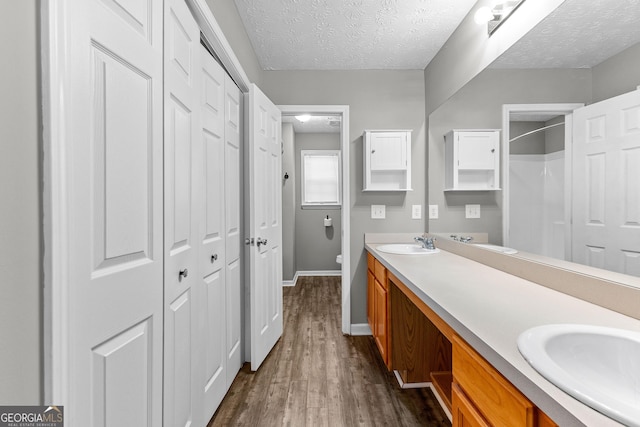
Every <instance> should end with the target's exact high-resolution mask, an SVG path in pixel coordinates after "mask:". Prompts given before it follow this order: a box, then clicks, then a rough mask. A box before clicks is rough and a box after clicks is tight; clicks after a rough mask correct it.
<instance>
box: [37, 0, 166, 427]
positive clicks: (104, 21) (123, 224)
mask: <svg viewBox="0 0 640 427" xmlns="http://www.w3.org/2000/svg"><path fill="white" fill-rule="evenodd" d="M47 6H48V9H49V16H50V22H53V21H55V20H57V25H59V27H57V28H55V30H56V31H61V32H62V33H64V37H61V38H60V39H58V40H56V41H52V43H58V44H57V48H58V49H59V51H57V52H55V53H54V54H59V53H60V52H63V53H62V55H64V58H65V60H64V62H63V61H61V62H60V63H61V64H62V63H64V66H65V67H66V68H64V70H61V69H54V70H53V71H50V74H53V75H58V76H60V75H62V76H63V78H61V79H60V81H56V82H55V84H56V85H60V86H58V87H56V90H60V91H61V92H56V93H57V94H60V95H61V98H60V99H58V100H57V101H58V102H59V103H58V104H56V105H55V106H54V107H53V108H57V109H62V110H63V111H64V115H63V117H64V119H65V120H66V121H65V122H64V123H56V124H55V126H56V128H57V127H60V128H63V129H64V138H63V140H62V141H59V142H60V143H61V145H60V146H53V147H51V148H50V150H51V151H52V152H54V155H55V156H60V157H58V160H59V163H57V164H55V165H53V166H52V168H53V170H54V172H53V174H54V175H55V174H56V171H57V173H59V174H60V176H64V178H63V179H61V180H60V181H55V182H59V185H60V187H58V190H59V191H60V193H56V196H57V195H59V194H63V197H66V199H64V200H54V201H53V203H54V205H55V206H63V207H62V214H63V216H64V217H65V219H64V220H63V222H64V223H65V224H67V225H68V228H67V229H65V230H60V229H54V230H53V234H54V239H61V240H62V241H63V242H64V243H63V245H57V246H55V247H54V248H53V249H52V248H51V247H50V248H49V250H53V251H56V250H58V249H61V248H64V249H63V250H62V253H60V254H56V257H57V258H56V259H57V260H62V262H63V263H64V265H56V266H55V268H56V271H58V269H59V270H60V271H63V272H64V274H63V276H59V277H64V283H58V285H57V286H58V287H54V289H57V290H58V291H59V292H57V293H56V294H55V295H53V298H54V300H55V301H58V302H59V303H60V304H62V307H65V309H63V310H61V311H56V309H59V307H60V306H58V305H54V307H53V313H54V317H53V319H52V322H54V323H55V324H56V325H55V326H54V331H55V334H54V336H53V340H54V341H55V343H54V345H55V346H56V347H57V348H60V349H61V350H60V351H61V353H60V354H61V360H58V359H55V357H56V356H54V362H53V370H54V371H56V370H57V369H60V371H57V372H53V381H54V383H53V392H52V393H53V394H52V395H51V396H50V397H51V398H52V399H54V400H55V401H56V403H58V404H61V405H64V406H65V418H66V420H65V421H66V424H65V425H68V426H86V425H100V426H123V425H137V426H155V425H160V424H161V423H162V221H163V219H162V28H163V19H162V5H161V4H158V3H156V2H148V1H136V0H132V1H128V2H124V3H114V2H103V1H95V0H68V1H58V2H52V4H49V5H47ZM67 83H68V84H69V85H68V86H65V85H66V84H67ZM54 144H55V141H54ZM56 168H60V169H56ZM58 178H59V176H54V178H53V179H54V180H56V179H58ZM58 203H59V204H60V205H58ZM56 274H57V275H59V273H56ZM57 277H58V276H57ZM55 280H56V279H54V285H52V286H56V283H55ZM58 333H59V334H60V335H57V334H58ZM59 393H60V394H59Z"/></svg>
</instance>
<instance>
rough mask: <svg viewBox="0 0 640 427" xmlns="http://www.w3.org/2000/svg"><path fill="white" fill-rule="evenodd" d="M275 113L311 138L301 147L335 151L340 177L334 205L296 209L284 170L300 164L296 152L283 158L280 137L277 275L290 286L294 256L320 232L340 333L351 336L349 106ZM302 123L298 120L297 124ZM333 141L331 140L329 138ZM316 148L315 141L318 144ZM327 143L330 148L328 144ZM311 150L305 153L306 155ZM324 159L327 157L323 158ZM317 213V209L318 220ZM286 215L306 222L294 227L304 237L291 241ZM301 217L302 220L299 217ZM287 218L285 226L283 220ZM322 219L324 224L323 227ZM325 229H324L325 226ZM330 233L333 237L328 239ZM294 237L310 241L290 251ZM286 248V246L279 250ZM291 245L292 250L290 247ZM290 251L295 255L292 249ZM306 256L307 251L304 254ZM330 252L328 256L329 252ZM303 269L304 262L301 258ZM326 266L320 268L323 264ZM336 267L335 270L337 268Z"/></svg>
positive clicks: (296, 195) (286, 108) (296, 196)
mask: <svg viewBox="0 0 640 427" xmlns="http://www.w3.org/2000/svg"><path fill="white" fill-rule="evenodd" d="M278 108H279V109H280V111H281V112H282V122H283V127H285V126H289V127H291V128H294V127H296V128H297V129H298V133H300V134H302V135H304V134H307V135H314V136H308V137H306V138H305V137H303V138H302V139H305V140H306V142H305V143H306V144H311V145H314V139H315V141H316V143H315V144H316V146H314V147H311V146H309V147H307V148H309V149H312V150H321V151H338V152H339V155H340V172H341V174H340V177H339V180H340V182H339V193H340V201H339V203H334V204H332V205H330V206H312V205H310V204H307V206H302V205H301V204H299V203H296V200H301V199H302V196H301V188H298V187H299V185H295V184H294V180H293V178H294V175H293V173H292V171H293V170H294V169H291V170H288V169H289V168H290V167H293V166H292V165H291V162H294V164H295V163H298V162H299V163H298V164H301V163H302V154H301V151H302V150H301V147H299V148H298V149H297V151H292V147H289V152H288V153H287V147H286V145H285V144H286V143H285V141H284V139H285V135H284V133H283V170H282V177H283V189H284V190H283V204H286V205H287V206H283V225H284V226H285V227H288V228H289V230H288V231H285V230H283V264H284V265H283V274H284V277H285V280H286V279H287V273H288V275H289V276H290V278H289V280H290V281H291V282H293V280H294V275H295V272H296V271H295V263H294V262H293V261H294V260H295V254H299V256H300V257H301V258H302V257H304V258H305V259H308V258H309V257H308V256H307V254H306V253H305V252H302V251H301V250H299V249H304V248H302V246H304V247H306V249H308V250H309V251H311V252H313V251H314V248H313V245H314V238H313V234H312V233H314V232H318V233H320V234H319V236H320V239H322V241H326V242H329V243H328V244H327V247H328V249H327V254H331V255H327V254H325V255H327V256H329V257H330V261H329V262H331V264H329V265H331V266H335V267H331V268H332V269H334V270H335V271H337V270H341V271H340V273H339V274H340V277H341V279H342V280H341V291H342V303H341V308H342V316H341V318H342V321H341V324H342V332H343V333H344V334H350V333H351V286H350V284H351V280H350V276H351V269H350V264H351V263H350V255H349V254H350V197H349V167H348V165H349V106H347V105H279V106H278ZM296 116H309V118H308V120H306V121H305V122H303V121H301V120H300V118H296ZM304 119H305V118H304V117H303V118H302V120H304ZM323 134H326V135H333V137H331V136H328V137H326V138H323V137H322V135H323ZM332 138H334V139H332ZM320 140H326V141H328V142H327V144H329V145H328V146H327V147H326V148H325V147H320V146H317V143H318V142H317V141H320ZM319 143H321V142H319ZM331 144H333V145H331ZM306 151H311V150H306ZM325 157H326V158H327V159H328V158H329V157H327V156H325ZM286 158H289V166H285V165H286V164H287V161H286ZM300 178H301V177H297V181H298V182H300ZM287 190H289V192H290V194H288V195H286V193H287ZM319 209H322V218H320V217H318V218H315V217H317V216H318V213H319V211H318V210H319ZM287 212H293V213H295V212H298V213H300V212H302V213H303V215H299V216H300V217H301V218H299V219H300V220H301V221H300V222H305V221H306V222H309V227H306V224H300V227H301V230H304V229H306V230H307V231H305V233H307V232H309V233H311V234H309V236H306V234H305V236H306V237H305V236H300V235H299V236H298V238H296V236H295V233H294V230H295V228H294V227H295V221H293V222H292V221H291V219H292V218H290V214H287ZM303 216H304V219H303V218H302V217H303ZM288 219H289V221H288ZM325 220H329V221H328V222H325ZM328 223H329V224H331V225H325V224H328ZM337 225H339V230H338V229H337V228H338V227H337ZM334 233H335V234H334ZM300 237H302V238H303V239H304V238H306V239H307V240H310V241H304V244H298V245H297V246H301V247H300V248H298V247H297V246H296V241H297V242H300ZM338 239H339V241H340V243H339V253H338V254H335V256H334V252H337V248H336V247H335V246H334V247H333V249H332V244H331V242H330V241H334V242H336V241H337V240H338ZM287 241H288V242H289V243H288V245H287V246H288V247H287V246H285V245H286V244H287V243H286V242H287ZM292 245H293V247H292ZM294 248H295V250H294ZM285 251H288V252H290V255H289V256H287V255H286V254H285V253H284V252H285ZM309 251H307V252H309ZM331 251H333V252H331ZM338 255H339V256H340V257H341V262H342V263H341V264H338V259H337V256H338ZM301 261H302V265H303V267H302V268H303V269H304V268H305V267H304V260H303V259H301ZM324 265H326V264H324ZM340 267H341V269H340Z"/></svg>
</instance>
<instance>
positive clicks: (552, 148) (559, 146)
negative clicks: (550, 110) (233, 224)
mask: <svg viewBox="0 0 640 427" xmlns="http://www.w3.org/2000/svg"><path fill="white" fill-rule="evenodd" d="M561 122H564V116H560V117H556V118H555V119H551V120H549V121H548V122H546V123H544V125H545V126H551V125H554V124H556V123H561ZM562 150H564V125H563V126H556V127H553V128H550V129H547V130H545V131H544V152H545V154H549V153H555V152H556V151H562Z"/></svg>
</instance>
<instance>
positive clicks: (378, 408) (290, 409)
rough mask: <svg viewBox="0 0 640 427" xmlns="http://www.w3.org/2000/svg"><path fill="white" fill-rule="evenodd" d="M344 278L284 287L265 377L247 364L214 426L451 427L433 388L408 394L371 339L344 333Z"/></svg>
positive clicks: (304, 281) (309, 280)
mask: <svg viewBox="0 0 640 427" xmlns="http://www.w3.org/2000/svg"><path fill="white" fill-rule="evenodd" d="M340 301H341V297H340V278H339V277H305V278H301V279H300V280H298V285H297V286H296V287H286V288H284V306H283V311H284V333H283V335H282V338H280V341H279V342H278V343H277V344H276V346H275V347H274V348H273V350H272V351H271V353H270V354H269V356H268V357H267V359H266V360H265V361H264V363H263V364H262V366H261V367H260V369H259V370H258V372H255V373H252V372H251V371H250V369H249V365H248V364H245V365H244V366H243V368H242V369H241V371H240V373H239V374H238V376H237V377H236V379H235V381H234V382H233V385H232V386H231V389H230V390H229V392H228V393H227V396H226V397H225V399H224V400H223V402H222V404H221V405H220V407H219V408H218V410H217V412H216V413H215V414H214V416H213V418H212V419H211V421H210V422H209V427H214V426H252V427H262V426H266V427H270V426H283V425H286V426H293V427H298V426H332V427H333V426H451V423H450V422H449V420H448V419H447V417H446V416H445V414H444V412H443V411H442V409H441V408H440V406H439V405H438V403H437V401H436V399H435V397H434V396H433V394H432V393H431V391H430V390H429V389H417V390H415V389H414V390H410V389H409V390H403V389H401V388H400V387H399V386H398V383H397V382H396V380H395V377H394V375H393V373H391V372H388V371H387V369H386V368H385V366H384V364H383V362H382V359H381V358H380V355H379V353H378V350H377V348H376V346H375V343H374V342H373V339H372V338H371V337H350V336H344V335H342V332H341V328H340Z"/></svg>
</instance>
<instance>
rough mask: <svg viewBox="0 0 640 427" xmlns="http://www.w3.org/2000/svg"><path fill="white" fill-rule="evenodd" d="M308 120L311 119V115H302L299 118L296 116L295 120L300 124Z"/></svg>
mask: <svg viewBox="0 0 640 427" xmlns="http://www.w3.org/2000/svg"><path fill="white" fill-rule="evenodd" d="M310 118H311V115H309V114H302V115H300V116H296V119H298V121H299V122H302V123H304V122H306V121H308V120H309V119H310Z"/></svg>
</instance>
